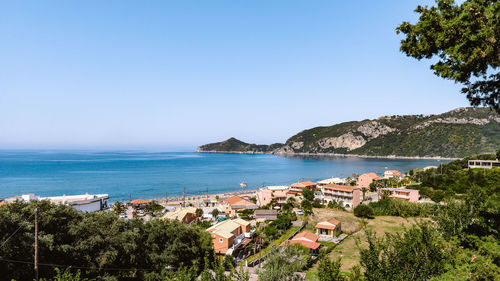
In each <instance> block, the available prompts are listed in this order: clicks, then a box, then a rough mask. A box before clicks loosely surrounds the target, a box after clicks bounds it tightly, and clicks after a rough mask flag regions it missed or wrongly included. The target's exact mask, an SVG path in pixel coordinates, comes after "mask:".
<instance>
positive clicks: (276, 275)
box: [259, 245, 309, 281]
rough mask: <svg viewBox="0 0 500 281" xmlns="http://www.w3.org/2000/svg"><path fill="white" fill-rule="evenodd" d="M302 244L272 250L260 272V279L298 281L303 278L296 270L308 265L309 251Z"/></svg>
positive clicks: (267, 280) (263, 280) (260, 280)
mask: <svg viewBox="0 0 500 281" xmlns="http://www.w3.org/2000/svg"><path fill="white" fill-rule="evenodd" d="M298 246H300V245H291V246H288V247H281V248H276V249H273V250H272V252H273V253H272V254H270V255H268V256H267V258H266V259H265V262H264V267H263V269H262V270H261V271H260V272H259V281H296V280H302V279H301V278H300V277H299V276H297V275H295V274H294V272H298V271H301V270H302V269H303V268H305V267H306V266H307V262H308V260H309V253H308V252H307V253H305V252H304V250H303V249H301V248H300V247H298Z"/></svg>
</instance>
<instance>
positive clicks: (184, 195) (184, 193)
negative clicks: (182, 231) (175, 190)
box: [182, 187, 186, 207]
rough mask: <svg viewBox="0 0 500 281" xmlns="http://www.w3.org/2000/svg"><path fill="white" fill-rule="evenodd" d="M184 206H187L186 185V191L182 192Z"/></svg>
mask: <svg viewBox="0 0 500 281" xmlns="http://www.w3.org/2000/svg"><path fill="white" fill-rule="evenodd" d="M182 207H186V187H184V192H183V193H182Z"/></svg>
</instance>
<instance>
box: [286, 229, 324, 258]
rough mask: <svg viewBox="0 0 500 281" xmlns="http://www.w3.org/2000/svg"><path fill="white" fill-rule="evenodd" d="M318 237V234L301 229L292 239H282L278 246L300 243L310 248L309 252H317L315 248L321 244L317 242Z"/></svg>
mask: <svg viewBox="0 0 500 281" xmlns="http://www.w3.org/2000/svg"><path fill="white" fill-rule="evenodd" d="M318 238H319V235H317V234H314V233H312V232H309V231H303V232H301V233H299V234H297V235H295V236H294V237H293V238H292V239H290V240H286V241H284V242H283V243H281V245H280V246H286V245H293V244H300V245H302V246H304V247H306V248H309V249H311V252H312V253H313V254H317V250H318V248H319V247H320V246H321V244H320V243H318V242H317V241H318Z"/></svg>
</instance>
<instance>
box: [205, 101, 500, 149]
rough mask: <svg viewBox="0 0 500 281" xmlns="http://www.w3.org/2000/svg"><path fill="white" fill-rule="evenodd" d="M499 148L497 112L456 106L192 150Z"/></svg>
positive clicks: (499, 137)
mask: <svg viewBox="0 0 500 281" xmlns="http://www.w3.org/2000/svg"><path fill="white" fill-rule="evenodd" d="M499 147H500V115H498V114H497V113H496V112H494V111H492V110H490V109H488V108H472V107H462V108H456V109H453V110H450V111H448V112H445V113H442V114H425V115H424V114H419V115H391V116H387V115H385V116H381V117H379V118H377V119H372V120H370V119H365V120H362V121H348V122H342V123H339V124H334V125H331V126H320V127H314V128H311V129H306V130H302V131H301V132H299V133H297V134H295V135H293V136H292V137H290V138H289V139H288V140H287V141H286V142H285V143H275V144H271V145H258V144H249V143H245V142H243V141H240V140H238V139H236V138H234V137H231V138H229V139H228V140H226V141H222V142H217V143H211V144H206V145H202V146H199V147H198V148H197V149H196V151H197V152H224V153H251V154H255V153H272V154H277V155H294V154H296V155H339V156H340V155H341V156H366V157H402V158H406V157H408V158H436V157H438V158H439V157H446V158H459V157H465V156H468V155H471V154H479V153H494V152H495V151H496V150H497V149H498V148H499Z"/></svg>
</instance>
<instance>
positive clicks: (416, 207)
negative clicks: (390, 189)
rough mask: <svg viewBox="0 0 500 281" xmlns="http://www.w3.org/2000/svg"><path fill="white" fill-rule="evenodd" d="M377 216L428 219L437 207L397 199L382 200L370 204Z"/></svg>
mask: <svg viewBox="0 0 500 281" xmlns="http://www.w3.org/2000/svg"><path fill="white" fill-rule="evenodd" d="M368 206H370V207H371V208H372V209H373V213H374V215H375V216H399V217H428V216H430V215H432V214H433V213H434V211H435V210H436V206H435V205H434V204H427V203H412V202H408V201H401V200H396V199H382V200H380V201H378V202H371V203H369V204H368Z"/></svg>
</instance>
